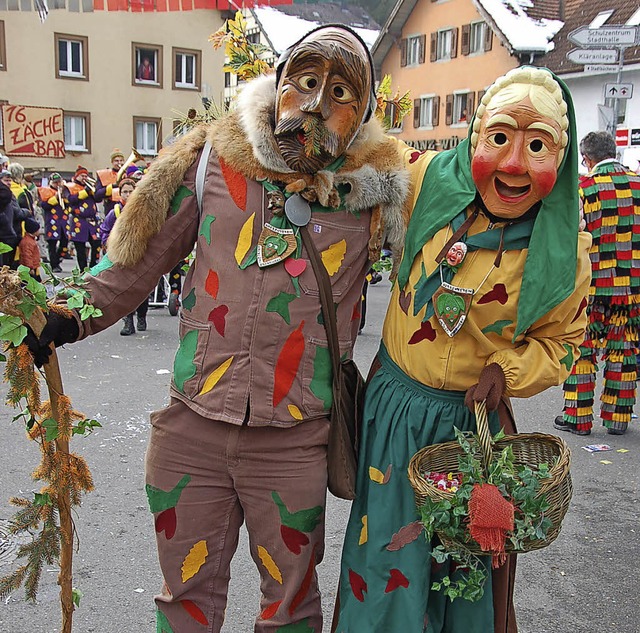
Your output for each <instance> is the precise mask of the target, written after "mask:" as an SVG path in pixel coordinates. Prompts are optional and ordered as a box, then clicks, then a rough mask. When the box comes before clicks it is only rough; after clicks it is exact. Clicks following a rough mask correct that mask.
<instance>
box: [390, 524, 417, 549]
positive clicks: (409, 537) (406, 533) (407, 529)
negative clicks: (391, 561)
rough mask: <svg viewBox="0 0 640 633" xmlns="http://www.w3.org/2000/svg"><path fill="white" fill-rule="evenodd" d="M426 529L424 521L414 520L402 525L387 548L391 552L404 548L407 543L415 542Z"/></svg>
mask: <svg viewBox="0 0 640 633" xmlns="http://www.w3.org/2000/svg"><path fill="white" fill-rule="evenodd" d="M423 530H424V524H423V523H422V521H414V522H413V523H409V525H405V526H404V527H401V528H400V529H399V530H398V531H397V532H396V533H395V534H394V535H393V536H392V537H391V541H390V542H389V545H387V549H388V550H389V551H390V552H397V551H398V550H399V549H402V548H403V547H404V546H405V545H409V543H413V541H415V540H416V539H417V538H418V537H419V536H420V534H422V531H423Z"/></svg>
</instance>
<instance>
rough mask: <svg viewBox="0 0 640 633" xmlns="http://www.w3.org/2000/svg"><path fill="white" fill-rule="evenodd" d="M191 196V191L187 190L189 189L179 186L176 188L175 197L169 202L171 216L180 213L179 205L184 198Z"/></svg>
mask: <svg viewBox="0 0 640 633" xmlns="http://www.w3.org/2000/svg"><path fill="white" fill-rule="evenodd" d="M192 195H193V191H191V189H189V187H185V186H184V185H180V187H178V191H176V194H175V196H173V199H172V200H171V204H170V205H169V210H170V211H171V215H175V214H176V213H178V211H180V205H181V204H182V201H183V200H184V199H185V198H188V197H189V196H192Z"/></svg>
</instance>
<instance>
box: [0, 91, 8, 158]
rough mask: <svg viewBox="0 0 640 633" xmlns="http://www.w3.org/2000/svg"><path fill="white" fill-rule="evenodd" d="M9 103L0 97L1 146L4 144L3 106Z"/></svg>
mask: <svg viewBox="0 0 640 633" xmlns="http://www.w3.org/2000/svg"><path fill="white" fill-rule="evenodd" d="M7 103H9V102H8V101H5V100H4V99H0V147H2V146H3V145H4V131H3V127H2V106H3V105H5V104H7Z"/></svg>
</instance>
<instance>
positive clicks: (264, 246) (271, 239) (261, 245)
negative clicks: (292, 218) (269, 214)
mask: <svg viewBox="0 0 640 633" xmlns="http://www.w3.org/2000/svg"><path fill="white" fill-rule="evenodd" d="M297 248H298V243H297V241H296V236H295V234H294V232H293V230H292V229H279V228H278V227H275V226H272V225H271V224H268V223H267V224H265V225H264V227H263V229H262V231H261V233H260V237H259V238H258V246H257V249H256V260H257V262H258V266H260V268H265V267H266V266H272V265H273V264H277V263H278V262H281V261H282V260H283V259H286V258H287V257H289V255H291V254H292V253H294V252H295V250H296V249H297Z"/></svg>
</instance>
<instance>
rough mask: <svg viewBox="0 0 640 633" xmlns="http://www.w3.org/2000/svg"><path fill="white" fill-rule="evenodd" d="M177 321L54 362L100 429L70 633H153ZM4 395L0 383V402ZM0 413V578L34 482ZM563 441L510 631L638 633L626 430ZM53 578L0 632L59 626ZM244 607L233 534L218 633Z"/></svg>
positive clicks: (544, 424) (11, 609) (379, 290)
mask: <svg viewBox="0 0 640 633" xmlns="http://www.w3.org/2000/svg"><path fill="white" fill-rule="evenodd" d="M65 268H68V262H66V263H65ZM388 297H389V284H388V282H386V281H385V282H382V283H380V284H378V285H376V286H372V287H370V288H369V309H368V317H369V322H368V324H367V325H366V327H365V330H364V333H363V334H362V335H361V336H360V337H359V338H358V343H357V346H356V359H357V361H358V363H359V365H360V367H361V368H362V369H363V371H365V372H366V369H367V368H368V365H369V363H370V361H371V359H372V357H373V355H374V354H375V351H376V349H377V345H378V340H379V332H380V328H381V324H382V317H383V314H384V309H385V305H386V302H387V300H388ZM177 326H178V319H177V317H171V316H170V315H169V314H168V311H167V310H166V309H158V310H151V311H150V312H149V329H148V331H147V332H146V333H144V334H136V335H135V336H132V337H128V338H124V337H121V336H119V334H118V332H119V330H120V324H117V325H115V326H114V327H113V328H111V329H110V330H109V331H107V332H103V333H102V334H100V335H97V336H95V337H93V339H90V340H87V341H83V342H81V343H78V344H76V345H72V346H69V347H68V348H67V349H66V350H62V351H61V353H60V356H61V366H62V371H63V377H64V383H65V390H66V392H67V393H68V394H69V395H70V396H71V398H72V401H73V404H74V406H75V407H76V408H77V409H79V410H81V411H83V412H84V413H85V414H86V415H87V416H88V417H92V418H95V419H97V420H99V421H100V422H101V423H102V425H103V428H102V429H98V430H97V431H96V432H95V433H94V434H93V435H92V436H89V437H87V438H81V439H74V440H73V447H74V450H75V451H76V452H78V453H80V454H82V455H84V456H85V457H86V459H87V460H88V463H89V466H90V468H91V471H92V472H93V476H94V479H95V485H96V490H95V492H93V493H91V494H90V495H88V496H87V497H86V498H85V502H84V504H83V505H82V507H81V508H80V509H79V511H78V515H77V517H76V527H77V531H78V535H79V539H80V543H79V551H78V552H77V554H76V555H75V566H74V569H75V585H76V586H77V587H78V588H79V589H80V590H81V591H82V592H83V594H84V597H83V598H82V602H81V606H80V608H79V609H78V610H77V611H76V612H75V615H74V631H76V632H78V633H92V632H96V633H138V632H142V633H151V632H152V631H154V630H155V626H154V606H153V594H154V593H155V592H156V591H158V590H159V588H160V576H159V572H158V567H157V563H156V558H155V542H154V530H153V522H152V520H151V517H150V514H149V511H148V507H147V501H146V497H145V494H144V486H143V464H144V452H145V446H146V441H147V436H148V433H149V422H148V418H149V412H150V411H153V410H154V409H157V408H160V407H162V406H163V405H164V403H166V401H167V393H168V384H169V373H168V370H170V369H171V367H172V363H173V354H174V351H175V349H176V346H177ZM425 360H426V359H425ZM5 392H6V386H4V385H3V386H2V387H1V388H0V396H1V397H2V400H4V394H5ZM561 395H562V394H561V390H560V389H558V388H556V389H552V390H549V391H548V392H546V393H545V394H543V395H541V396H538V397H536V398H533V399H531V400H529V401H516V402H515V403H514V404H515V408H516V414H517V418H518V421H519V428H520V430H521V431H545V432H553V431H552V427H551V421H552V419H553V417H554V416H555V415H556V414H557V413H559V411H560V409H561V404H562V398H561ZM1 413H2V414H1V416H0V428H1V433H2V438H3V439H2V441H1V442H0V464H1V465H2V466H1V468H2V477H1V478H0V574H5V573H7V572H8V570H9V569H10V568H11V564H12V551H13V545H12V543H9V542H7V540H6V537H5V534H6V531H5V527H6V519H7V518H8V517H9V516H10V515H11V514H12V510H11V507H10V506H9V504H8V502H7V499H8V498H9V497H10V496H13V495H21V494H23V495H31V494H32V492H33V491H37V490H38V489H39V486H37V485H34V483H33V482H32V481H31V479H30V473H31V471H32V470H33V468H34V467H35V465H36V464H37V462H38V454H37V453H38V451H37V447H36V446H35V445H32V444H31V443H29V442H28V441H27V440H26V439H25V436H24V432H23V430H22V427H21V426H20V424H19V423H17V422H15V423H12V422H11V418H12V417H13V415H14V413H13V412H12V411H11V410H9V409H8V408H6V407H5V406H2V409H1ZM563 437H564V439H566V440H567V442H568V443H569V445H570V447H571V448H572V451H573V468H572V473H573V481H574V486H575V492H574V498H573V503H572V505H571V508H570V511H569V515H568V517H567V519H566V521H565V525H564V528H563V531H562V533H561V534H560V536H559V538H558V540H557V541H556V542H555V543H554V544H553V545H551V546H550V547H548V548H546V549H544V550H542V551H540V552H535V553H530V554H527V555H524V556H522V557H521V558H520V566H519V579H518V580H519V583H518V586H517V605H516V606H517V610H518V616H519V625H520V633H569V632H571V633H573V632H578V633H582V632H585V633H586V632H587V631H598V632H599V633H637V632H638V630H639V628H640V627H639V625H638V607H637V591H638V584H639V581H640V574H639V573H638V561H639V560H640V540H639V530H640V527H639V526H638V517H639V516H640V512H639V511H640V507H639V502H638V498H639V494H638V493H639V485H638V472H639V462H638V455H639V454H640V430H639V429H638V423H637V422H635V423H634V426H633V427H632V429H631V431H630V432H629V433H628V434H627V435H626V436H623V437H614V436H607V435H606V434H605V432H604V429H603V428H601V427H597V428H596V430H595V433H594V434H592V435H591V437H589V438H578V437H576V436H573V435H568V434H564V435H563ZM591 443H608V444H610V445H611V446H612V447H613V448H614V450H612V451H610V452H606V453H595V454H590V453H588V452H587V451H584V450H582V448H581V447H582V446H583V445H585V444H591ZM615 449H628V452H624V453H621V452H617V451H616V450H615ZM603 461H605V462H610V463H603ZM348 511H349V504H348V503H347V502H343V501H340V500H336V499H334V498H332V497H331V498H330V500H329V506H328V511H327V548H326V556H325V561H324V563H323V564H322V565H321V566H320V568H319V573H320V576H321V587H322V591H323V595H324V606H325V613H326V630H328V623H329V622H330V619H331V612H332V609H333V603H334V598H335V587H336V580H337V575H338V570H339V557H340V548H341V544H342V534H343V531H344V526H345V523H346V520H347V515H348ZM56 573H57V570H55V569H51V568H47V569H46V570H45V571H44V573H43V578H42V585H41V590H40V595H39V601H38V604H37V605H31V604H27V603H25V602H24V601H23V593H22V591H20V592H18V593H16V594H15V595H13V596H11V597H10V598H9V599H8V600H7V601H6V602H5V603H0V633H54V632H57V631H59V621H60V617H59V605H58V591H57V585H56V584H55V580H56ZM257 607H258V582H257V575H256V573H255V570H254V568H253V562H252V561H251V559H250V557H249V555H248V551H247V541H246V538H245V537H244V536H243V538H242V540H241V542H240V545H239V551H238V556H237V560H236V561H235V564H234V567H233V578H232V589H231V594H230V600H229V607H228V609H227V623H226V625H225V628H224V629H223V631H224V633H232V632H233V633H250V632H251V631H252V630H253V619H254V617H255V615H256V611H257ZM358 633H367V632H366V631H361V632H358ZM388 633H414V632H391V631H390V632H388ZM415 633H418V632H415Z"/></svg>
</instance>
